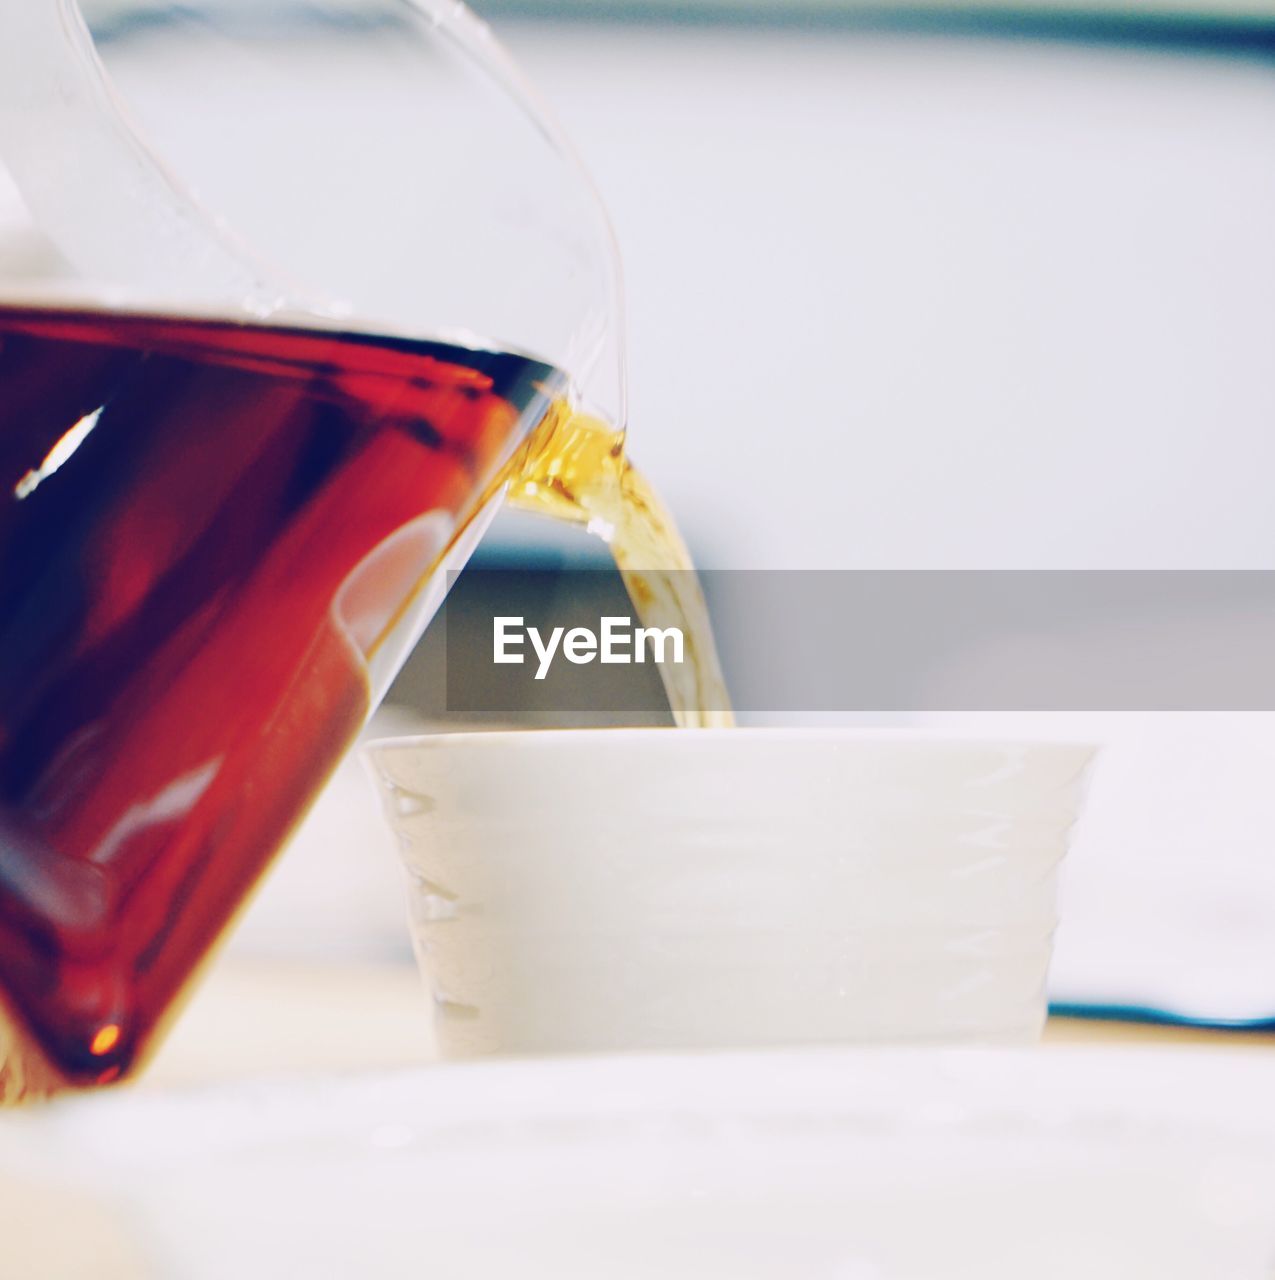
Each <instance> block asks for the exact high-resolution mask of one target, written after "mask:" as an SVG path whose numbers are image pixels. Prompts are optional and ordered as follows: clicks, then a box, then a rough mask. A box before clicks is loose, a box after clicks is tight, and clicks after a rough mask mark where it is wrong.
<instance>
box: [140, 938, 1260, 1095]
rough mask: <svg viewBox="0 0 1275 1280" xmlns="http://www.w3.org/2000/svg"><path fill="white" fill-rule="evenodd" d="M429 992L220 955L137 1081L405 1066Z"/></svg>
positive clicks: (419, 1040)
mask: <svg viewBox="0 0 1275 1280" xmlns="http://www.w3.org/2000/svg"><path fill="white" fill-rule="evenodd" d="M1045 1041H1046V1043H1048V1044H1090V1045H1092V1044H1108V1043H1110V1044H1120V1045H1124V1046H1129V1045H1144V1046H1148V1047H1153V1048H1154V1047H1163V1046H1167V1045H1174V1046H1194V1047H1197V1048H1199V1049H1202V1050H1207V1049H1209V1048H1210V1047H1220V1046H1226V1047H1227V1048H1241V1049H1246V1050H1249V1051H1252V1052H1267V1053H1271V1054H1272V1056H1275V1035H1257V1034H1252V1035H1251V1034H1243V1035H1237V1034H1234V1033H1227V1032H1216V1031H1199V1030H1191V1029H1177V1028H1162V1027H1147V1026H1132V1025H1123V1024H1118V1023H1102V1022H1082V1021H1076V1020H1072V1019H1053V1020H1051V1021H1050V1023H1049V1025H1048V1026H1047V1028H1046V1031H1045ZM430 1056H431V1049H430V1032H429V1022H428V1017H427V1008H426V1004H425V996H424V993H423V990H422V987H421V983H420V979H419V978H418V976H417V973H416V970H415V969H414V968H413V967H411V966H410V965H407V964H384V963H382V964H374V963H364V964H348V963H340V964H330V965H328V964H315V963H299V962H281V961H265V960H257V959H245V958H242V957H238V956H226V957H224V958H223V959H222V960H221V961H220V962H219V963H218V964H217V965H216V966H215V967H214V968H213V970H212V971H211V972H210V973H209V975H208V977H207V978H206V979H205V981H204V982H203V983H202V984H201V986H200V987H199V988H198V989H197V990H196V991H195V993H194V995H193V997H192V999H191V1002H190V1004H189V1006H188V1008H187V1009H186V1010H185V1012H184V1014H183V1016H182V1017H181V1018H180V1020H179V1021H178V1022H177V1024H176V1025H175V1026H174V1028H173V1030H172V1033H171V1034H170V1036H169V1037H168V1039H167V1040H166V1042H165V1043H164V1045H163V1047H162V1048H161V1049H160V1051H159V1053H158V1054H157V1056H156V1057H155V1059H154V1061H153V1062H152V1063H151V1064H150V1067H149V1068H148V1070H147V1071H146V1072H145V1073H144V1074H143V1075H142V1076H141V1078H140V1080H139V1082H138V1085H137V1086H136V1087H139V1088H145V1089H153V1088H162V1087H169V1086H183V1085H202V1084H214V1083H219V1082H223V1081H233V1080H242V1079H245V1078H248V1077H251V1076H254V1075H262V1074H266V1075H270V1074H275V1075H278V1074H288V1073H292V1072H299V1071H305V1072H315V1071H325V1072H346V1071H360V1070H377V1069H392V1068H396V1067H410V1066H416V1065H419V1064H421V1063H422V1062H426V1061H428V1060H429V1058H430Z"/></svg>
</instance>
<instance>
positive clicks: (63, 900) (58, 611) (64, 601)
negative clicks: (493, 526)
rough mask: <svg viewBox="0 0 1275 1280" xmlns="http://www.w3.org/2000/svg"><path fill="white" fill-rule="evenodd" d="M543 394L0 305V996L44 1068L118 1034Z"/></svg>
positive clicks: (536, 378) (151, 1017)
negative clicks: (441, 543) (59, 443)
mask: <svg viewBox="0 0 1275 1280" xmlns="http://www.w3.org/2000/svg"><path fill="white" fill-rule="evenodd" d="M560 390H561V386H560V380H559V378H558V375H557V374H556V373H555V372H554V371H552V370H551V369H549V368H548V367H547V366H544V365H540V364H536V363H535V362H533V361H530V360H527V359H524V358H521V357H517V356H512V355H505V354H486V353H479V352H471V351H468V350H462V349H459V348H455V347H449V346H445V345H441V344H438V343H427V342H415V341H408V340H399V339H386V338H374V337H365V336H357V335H349V334H338V333H327V332H324V331H322V330H305V329H280V328H267V327H262V326H253V325H241V324H233V323H221V322H204V321H196V320H178V319H168V318H156V317H148V316H137V315H111V314H96V313H72V312H64V311H48V310H41V311H35V310H30V311H23V310H17V309H11V308H0V1002H2V1003H3V1006H4V1008H5V1010H6V1012H7V1014H8V1016H9V1018H10V1019H11V1020H12V1021H13V1022H14V1023H15V1024H16V1031H17V1034H18V1036H19V1039H20V1041H21V1050H22V1053H23V1054H25V1053H27V1052H28V1051H29V1052H30V1053H31V1056H32V1058H33V1060H36V1061H39V1062H40V1063H41V1068H42V1070H43V1069H44V1068H47V1069H49V1071H50V1072H51V1074H52V1077H53V1079H54V1082H55V1083H60V1082H70V1083H85V1082H92V1081H105V1080H109V1079H113V1078H115V1077H116V1076H118V1075H120V1074H121V1073H123V1072H124V1071H125V1070H127V1069H128V1067H129V1066H130V1065H131V1064H132V1063H133V1062H134V1060H135V1059H136V1058H137V1057H138V1055H139V1053H141V1052H142V1051H143V1050H144V1049H145V1047H146V1046H147V1042H148V1040H149V1039H150V1037H151V1035H152V1032H153V1031H154V1029H155V1027H156V1024H157V1023H158V1022H159V1021H160V1019H161V1018H162V1016H163V1014H164V1013H165V1011H166V1010H167V1009H168V1008H169V1006H170V1005H171V1004H172V1002H173V1001H174V999H175V998H176V997H177V996H178V995H179V994H180V992H181V990H182V988H183V987H184V985H185V984H186V981H187V979H188V977H189V976H190V974H191V972H192V971H193V969H194V968H195V967H196V966H197V965H198V963H199V961H200V959H201V958H202V957H203V955H204V954H205V953H206V952H207V950H208V949H209V947H210V946H211V945H212V944H213V942H214V941H215V940H216V939H217V937H218V935H219V934H220V933H221V931H222V929H223V927H224V926H225V924H226V922H227V920H228V918H229V917H230V915H231V914H232V912H233V911H234V909H235V908H236V906H237V905H238V904H239V902H240V901H241V900H242V898H243V897H244V895H245V894H246V892H247V891H248V889H249V888H250V887H251V886H252V884H253V883H254V881H255V880H256V879H257V878H258V876H259V875H260V873H261V872H262V870H263V869H264V867H265V865H266V863H267V862H268V860H269V858H270V856H271V854H272V853H273V852H274V851H275V850H276V849H277V848H278V846H279V844H280V843H281V841H282V840H283V838H284V837H285V835H286V834H287V833H288V831H289V830H290V828H291V827H292V826H293V825H294V823H295V822H296V821H297V819H298V818H299V817H300V816H301V814H302V813H303V812H304V810H305V808H306V806H307V805H308V803H309V801H310V800H311V799H312V798H313V797H314V795H315V793H316V791H317V790H318V789H319V787H320V785H321V784H322V782H323V781H324V779H325V778H326V777H327V775H328V773H329V772H330V771H331V769H332V768H333V766H334V765H335V764H336V762H337V760H338V759H339V758H340V756H341V754H342V753H343V751H344V750H345V748H346V747H347V746H348V744H349V742H350V741H351V739H352V738H353V736H354V735H355V734H356V732H357V731H358V729H359V728H360V726H361V724H362V722H363V720H364V717H365V715H366V713H367V710H368V698H369V692H368V680H367V666H366V660H367V658H368V656H369V655H370V654H371V653H372V652H373V651H374V650H375V648H376V646H377V643H378V640H379V638H380V637H381V636H382V635H383V634H384V632H385V630H386V629H387V628H388V627H389V626H390V625H391V624H392V623H393V622H394V620H395V618H396V617H397V616H398V615H399V614H400V612H401V610H402V609H403V608H404V607H405V606H407V605H408V602H409V600H410V599H411V597H412V596H413V595H414V593H415V591H416V589H417V587H418V586H419V584H420V581H421V577H422V575H424V574H428V573H429V571H430V569H431V567H432V566H433V565H434V563H435V562H436V559H437V556H438V554H439V551H440V549H441V546H440V539H441V540H442V541H444V542H445V540H446V536H447V533H448V532H449V531H450V530H452V529H455V528H459V527H461V526H462V525H463V524H464V522H465V521H466V520H467V519H468V518H469V517H470V516H471V515H472V514H473V511H474V507H475V503H476V501H477V499H478V497H479V495H480V494H481V492H482V491H483V489H484V488H485V486H486V485H487V484H488V483H489V482H490V481H491V480H492V478H493V477H494V476H495V474H496V473H497V471H498V469H499V467H500V465H501V464H502V463H503V462H504V461H505V460H506V459H507V458H508V456H509V454H510V453H511V452H512V450H513V448H514V447H515V445H516V444H517V443H518V441H519V440H520V439H521V438H522V436H523V435H524V434H525V433H526V431H527V430H529V429H530V428H531V427H532V426H534V425H535V424H536V423H537V422H538V421H539V420H540V418H541V417H542V416H543V414H544V412H545V410H546V408H547V406H548V403H549V400H550V399H551V398H552V397H553V396H554V395H556V394H558V393H559V391H560ZM91 415H97V416H96V417H92V416H91ZM77 424H80V425H79V426H78V428H77ZM68 432H70V433H71V434H70V436H68V434H67V433H68ZM59 440H62V441H64V443H63V445H62V446H61V448H60V449H59V447H58V442H59ZM77 442H78V443H77ZM72 444H75V445H76V447H74V448H73V449H71V448H70V447H69V446H70V445H72ZM59 463H60V464H61V465H60V466H58V465H57V464H59ZM430 513H434V514H430ZM17 1057H18V1055H15V1054H14V1053H10V1055H9V1061H8V1063H7V1064H6V1063H0V1098H3V1097H4V1095H5V1094H6V1092H7V1093H8V1094H10V1095H12V1094H14V1093H16V1092H19V1091H21V1089H22V1088H23V1087H24V1085H23V1080H22V1079H21V1078H20V1076H22V1075H25V1076H26V1077H27V1078H28V1080H27V1086H26V1087H30V1080H29V1078H30V1076H31V1073H32V1068H31V1067H30V1066H29V1065H28V1066H26V1067H24V1068H21V1069H19V1064H18V1062H17ZM6 1086H7V1087H6Z"/></svg>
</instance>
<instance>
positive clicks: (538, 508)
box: [506, 400, 735, 729]
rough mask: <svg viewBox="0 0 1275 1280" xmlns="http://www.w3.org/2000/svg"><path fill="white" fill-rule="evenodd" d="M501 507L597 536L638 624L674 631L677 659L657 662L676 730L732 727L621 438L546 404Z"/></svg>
mask: <svg viewBox="0 0 1275 1280" xmlns="http://www.w3.org/2000/svg"><path fill="white" fill-rule="evenodd" d="M506 500H507V501H508V502H509V503H510V505H511V506H514V507H516V508H518V509H520V510H523V511H529V512H532V513H534V514H537V515H544V516H549V517H551V518H553V519H556V520H563V521H567V522H570V523H574V524H583V525H584V526H585V527H586V528H587V529H588V530H589V532H590V533H593V534H596V535H597V536H598V537H600V538H602V540H603V541H604V542H606V544H607V545H608V547H609V548H610V550H611V555H612V557H613V558H614V559H615V565H616V568H617V569H618V570H619V571H620V576H621V577H622V578H623V580H624V586H625V589H626V590H627V591H628V593H629V599H630V600H631V601H632V603H633V608H634V611H635V612H636V613H637V615H638V618H639V619H640V621H641V623H642V625H643V626H646V627H659V628H666V627H676V628H678V629H679V630H680V631H681V632H682V635H683V637H684V639H685V649H684V655H683V656H684V661H683V662H681V663H673V662H663V663H661V664H660V678H661V679H662V680H663V682H664V691H665V694H666V695H667V697H668V701H669V706H670V708H671V710H672V712H673V717H674V719H675V720H676V721H677V723H678V725H679V726H680V727H681V728H683V729H715V728H729V727H731V726H733V725H734V723H735V720H734V716H733V715H732V713H731V709H730V697H729V695H728V693H727V691H726V683H725V681H724V679H723V678H722V671H721V665H720V663H719V661H718V657H717V648H716V645H715V644H714V642H713V630H712V626H711V624H710V621H709V614H708V606H707V605H706V604H705V601H704V593H703V591H702V590H701V589H700V584H699V579H698V577H697V576H696V574H695V565H694V563H693V561H692V560H691V555H690V552H689V551H688V550H687V548H686V543H685V542H684V541H683V540H682V535H681V533H680V532H679V531H678V528H677V525H676V523H675V522H674V520H673V517H672V515H671V514H670V512H669V510H668V508H667V507H665V505H664V503H663V502H661V501H660V498H659V495H658V494H657V493H656V492H655V490H654V489H653V488H652V487H651V485H650V484H649V483H648V482H647V480H646V478H645V477H644V476H643V475H642V473H641V472H640V471H639V470H638V469H637V468H636V467H634V466H633V464H632V463H631V462H630V461H629V459H628V457H627V456H626V454H625V451H624V433H623V432H619V431H615V430H614V429H613V428H611V427H610V426H608V425H607V424H606V423H605V422H602V421H601V420H600V419H598V418H594V417H591V416H590V415H588V414H586V413H582V412H578V411H575V410H573V409H572V408H571V407H570V405H569V404H568V403H567V402H566V401H565V400H557V401H555V402H554V404H553V405H552V407H551V408H550V410H549V413H548V414H547V415H546V417H545V419H544V421H543V422H542V423H541V424H540V425H539V426H538V427H537V428H536V430H535V431H534V432H532V434H531V436H530V437H529V439H528V441H527V443H526V444H525V445H524V446H523V448H522V449H521V451H520V452H519V453H518V454H517V455H516V456H515V458H514V460H513V462H512V463H511V464H510V468H509V476H508V488H507V490H506Z"/></svg>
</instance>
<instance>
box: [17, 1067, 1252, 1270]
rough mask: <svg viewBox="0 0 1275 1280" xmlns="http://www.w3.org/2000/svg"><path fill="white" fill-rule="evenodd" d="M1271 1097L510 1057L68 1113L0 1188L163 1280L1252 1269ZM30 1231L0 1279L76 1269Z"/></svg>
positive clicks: (1102, 1072) (1152, 1083) (929, 1073)
mask: <svg viewBox="0 0 1275 1280" xmlns="http://www.w3.org/2000/svg"><path fill="white" fill-rule="evenodd" d="M1269 1086H1270V1065H1269V1061H1268V1060H1267V1059H1266V1058H1265V1056H1264V1055H1260V1054H1255V1055H1246V1054H1240V1053H1223V1052H1218V1053H1203V1052H1198V1051H1197V1052H1192V1051H1178V1052H1157V1051H1147V1050H1141V1051H1140V1050H1130V1051H1125V1052H1117V1053H1111V1052H1098V1051H1090V1050H1068V1049H1062V1050H1048V1051H1047V1050H1035V1051H1033V1050H1023V1051H1016V1050H997V1051H993V1050H988V1051H977V1050H948V1051H931V1052H925V1051H901V1050H859V1051H842V1050H829V1051H806V1052H774V1053H755V1054H722V1055H687V1056H677V1057H675V1056H660V1057H654V1056H651V1057H647V1056H630V1057H613V1058H611V1057H608V1058H593V1059H576V1060H571V1061H565V1060H563V1061H556V1060H542V1061H521V1062H519V1061H503V1062H491V1063H484V1064H480V1065H472V1066H452V1067H437V1068H433V1069H426V1070H421V1071H413V1072H410V1073H403V1074H396V1075H386V1076H378V1077H351V1078H346V1079H340V1080H325V1081H315V1080H295V1081H280V1082H273V1083H265V1084H258V1085H253V1086H251V1087H235V1088H221V1089H209V1090H204V1091H200V1092H189V1093H180V1094H178V1093H174V1094H158V1093H157V1094H145V1093H137V1094H133V1095H130V1094H127V1093H120V1094H117V1095H113V1096H109V1097H96V1098H88V1099H84V1100H81V1101H75V1102H71V1103H67V1104H62V1105H60V1106H56V1107H53V1108H50V1109H47V1110H44V1111H36V1112H32V1113H29V1114H26V1115H21V1116H16V1117H8V1118H6V1119H5V1120H4V1121H3V1123H0V1179H3V1178H10V1179H12V1180H13V1182H14V1184H15V1185H16V1184H17V1183H19V1182H20V1183H21V1185H22V1187H23V1189H24V1197H25V1200H26V1201H27V1202H28V1203H29V1202H30V1200H31V1198H32V1197H33V1196H34V1195H36V1193H37V1191H40V1190H43V1192H44V1193H45V1194H46V1195H47V1196H48V1197H50V1198H51V1199H50V1201H49V1203H50V1204H53V1205H55V1206H63V1207H70V1208H75V1209H76V1210H77V1211H78V1209H80V1208H82V1207H83V1206H85V1205H91V1204H94V1202H96V1207H95V1210H94V1212H95V1213H96V1218H95V1219H93V1222H91V1223H90V1225H94V1226H95V1229H96V1230H97V1231H98V1233H99V1235H101V1234H102V1230H103V1229H102V1222H103V1220H109V1221H110V1223H111V1224H112V1229H113V1230H115V1231H116V1232H117V1234H120V1235H126V1236H127V1238H128V1240H127V1242H128V1246H129V1248H130V1249H131V1251H132V1256H133V1257H134V1259H135V1261H134V1262H133V1264H132V1269H131V1270H126V1269H124V1268H123V1266H122V1265H121V1266H119V1267H118V1268H117V1270H115V1271H113V1272H112V1273H111V1274H112V1275H121V1276H122V1275H125V1274H128V1275H129V1276H133V1275H137V1276H156V1277H164V1278H165V1280H169V1278H179V1280H206V1278H207V1280H212V1278H214V1277H216V1278H217V1280H223V1278H224V1277H231V1276H233V1277H236V1280H253V1278H255V1277H263V1278H264V1277H270V1278H271V1280H274V1278H275V1277H279V1276H285V1275H289V1276H306V1277H326V1276H332V1277H346V1276H348V1277H359V1278H360V1280H361V1278H363V1277H368V1278H371V1280H376V1278H379V1277H400V1276H401V1277H409V1276H410V1277H413V1278H415V1277H418V1276H422V1275H433V1276H440V1277H442V1276H446V1277H461V1276H488V1275H491V1276H498V1275H499V1276H505V1275H510V1276H512V1275H517V1276H519V1277H527V1276H533V1277H537V1276H546V1277H547V1276H554V1277H556V1278H558V1280H561V1278H562V1277H582V1278H583V1277H589V1278H590V1280H593V1278H594V1277H598V1278H601V1277H605V1278H606V1280H617V1278H618V1280H623V1278H625V1277H637V1276H643V1277H645V1276H651V1277H654V1276H659V1277H661V1278H666V1277H682V1276H685V1277H696V1278H697V1280H700V1278H703V1277H716V1276H721V1277H731V1280H741V1278H744V1280H751V1278H753V1277H757V1278H762V1277H765V1278H766V1280H769V1278H770V1277H775V1278H776V1280H779V1278H780V1277H782V1278H783V1280H791V1278H792V1277H837V1278H839V1280H847V1278H852V1280H869V1278H871V1280H884V1278H886V1277H889V1278H890V1280H930V1278H932V1277H962V1278H964V1277H969V1280H997V1278H999V1277H1006V1278H1009V1277H1014V1278H1015V1280H1023V1278H1025V1277H1032V1280H1053V1278H1055V1277H1069V1278H1070V1277H1077V1278H1081V1277H1083V1280H1103V1278H1105V1277H1112V1278H1113V1280H1115V1278H1117V1277H1118V1278H1119V1280H1137V1278H1138V1277H1148V1280H1150V1278H1151V1277H1154V1280H1176V1278H1177V1277H1201V1278H1207V1280H1239V1278H1241V1277H1254V1278H1255V1280H1256V1278H1257V1277H1269V1276H1270V1275H1271V1274H1272V1265H1273V1263H1275V1108H1272V1106H1271V1104H1270V1101H1269V1095H1270V1088H1269ZM4 1200H5V1197H0V1203H3V1202H4ZM107 1210H109V1211H110V1212H109V1213H107V1212H106V1211H107ZM0 1212H2V1211H0ZM68 1214H69V1208H68ZM68 1214H64V1216H63V1218H62V1220H61V1222H62V1230H61V1231H60V1232H58V1233H56V1234H58V1235H59V1236H63V1237H65V1236H67V1235H68V1234H70V1235H74V1233H75V1232H76V1230H77V1228H76V1219H75V1217H74V1216H73V1215H70V1216H68ZM13 1216H15V1215H14V1214H13V1213H12V1212H11V1214H10V1217H11V1218H12V1217H13ZM23 1217H24V1219H25V1221H26V1222H28V1223H30V1222H37V1223H38V1222H41V1221H47V1218H41V1216H40V1215H39V1214H38V1213H33V1212H25V1213H24V1215H23ZM88 1218H89V1219H92V1218H93V1215H92V1214H90V1215H88ZM86 1220H87V1219H86ZM22 1226H23V1223H22V1222H21V1221H18V1222H15V1221H10V1222H8V1223H4V1224H3V1230H2V1231H0V1250H3V1251H6V1252H7V1253H8V1255H9V1258H8V1263H7V1265H0V1273H3V1274H5V1275H10V1274H13V1275H16V1274H18V1272H17V1271H15V1270H13V1266H14V1262H15V1251H16V1257H17V1259H20V1260H21V1264H22V1274H23V1276H24V1278H33V1277H40V1278H42V1277H44V1276H53V1275H66V1276H70V1275H73V1274H75V1272H74V1271H73V1270H69V1269H66V1264H65V1262H63V1263H62V1264H61V1265H62V1266H63V1268H64V1269H63V1270H61V1271H58V1270H56V1269H50V1264H48V1263H47V1262H46V1263H45V1264H43V1269H42V1263H41V1258H40V1254H39V1252H38V1251H34V1252H33V1251H32V1250H31V1249H30V1248H29V1244H30V1241H29V1239H27V1238H24V1231H23V1230H22ZM35 1234H40V1233H39V1232H35V1231H33V1230H28V1231H26V1232H25V1237H30V1236H32V1235H35ZM44 1234H45V1239H46V1242H47V1240H48V1233H47V1232H45V1233H44ZM83 1241H84V1247H85V1248H89V1249H103V1248H106V1246H103V1245H101V1244H98V1243H93V1242H92V1241H91V1238H90V1237H89V1236H84V1237H83ZM108 1243H110V1242H108ZM60 1244H61V1246H62V1248H63V1254H65V1245H66V1239H65V1238H63V1239H61V1240H60ZM112 1247H114V1248H115V1251H116V1252H117V1253H119V1252H121V1251H122V1250H121V1249H120V1247H119V1241H118V1240H116V1241H114V1242H113V1246H112ZM24 1250H25V1252H23V1251H24ZM109 1251H110V1250H109V1249H107V1252H109ZM103 1256H105V1254H104V1255H103ZM3 1262H4V1259H3V1255H0V1263H3ZM83 1274H93V1273H92V1272H85V1273H83ZM98 1274H104V1272H99V1273H98Z"/></svg>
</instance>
